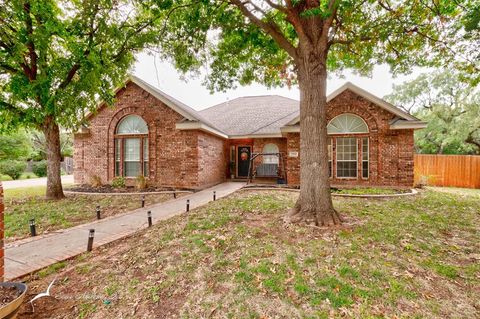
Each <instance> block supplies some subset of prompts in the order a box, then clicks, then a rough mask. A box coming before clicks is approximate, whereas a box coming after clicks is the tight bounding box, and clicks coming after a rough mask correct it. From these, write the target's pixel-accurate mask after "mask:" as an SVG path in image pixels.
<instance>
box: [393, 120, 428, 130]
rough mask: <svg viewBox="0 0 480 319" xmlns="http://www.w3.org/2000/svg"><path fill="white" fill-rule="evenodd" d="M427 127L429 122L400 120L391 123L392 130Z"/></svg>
mask: <svg viewBox="0 0 480 319" xmlns="http://www.w3.org/2000/svg"><path fill="white" fill-rule="evenodd" d="M426 127H427V122H422V121H402V120H398V121H396V122H395V123H392V124H390V129H391V130H420V129H423V128H426Z"/></svg>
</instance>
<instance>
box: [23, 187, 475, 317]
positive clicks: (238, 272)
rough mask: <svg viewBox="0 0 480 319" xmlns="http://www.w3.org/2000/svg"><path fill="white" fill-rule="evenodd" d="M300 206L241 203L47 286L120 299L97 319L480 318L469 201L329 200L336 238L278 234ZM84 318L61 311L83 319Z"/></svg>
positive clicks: (285, 196) (308, 232) (278, 198)
mask: <svg viewBox="0 0 480 319" xmlns="http://www.w3.org/2000/svg"><path fill="white" fill-rule="evenodd" d="M297 196H298V194H297V193H293V192H269V191H244V192H238V193H236V194H234V195H232V196H230V197H228V198H223V199H220V200H218V201H216V202H213V203H211V204H209V205H206V206H204V207H201V208H199V209H195V210H192V211H191V212H190V213H189V214H182V215H181V216H177V217H174V218H172V219H170V220H167V221H163V222H161V223H159V224H157V225H155V226H154V227H152V228H149V229H148V230H146V231H144V232H140V233H139V234H137V235H135V236H133V237H132V238H128V239H125V240H123V241H121V242H120V243H119V244H118V245H111V246H110V247H108V248H105V249H104V250H102V252H101V253H99V254H95V252H94V253H92V254H86V255H84V258H83V259H82V260H76V261H74V262H75V263H78V266H77V267H73V270H72V271H71V272H68V273H67V271H66V270H65V269H60V270H59V271H58V272H59V273H57V274H51V275H49V276H50V277H52V276H54V275H58V276H60V277H68V278H69V281H68V282H67V283H66V284H64V285H63V286H59V287H58V289H59V290H60V291H59V293H61V292H62V291H61V290H62V289H63V290H64V291H68V290H69V289H72V288H75V289H79V290H83V291H92V290H95V291H101V292H104V293H105V294H106V295H110V294H117V293H118V295H119V296H121V301H120V302H119V303H118V304H116V305H115V307H109V308H106V307H104V306H103V305H100V304H95V305H96V306H97V308H96V309H95V311H96V312H97V313H96V315H97V316H99V317H121V316H122V315H123V314H125V313H131V311H132V310H131V307H132V306H131V305H134V304H140V305H141V306H140V307H138V309H137V313H135V316H137V317H149V315H150V314H152V313H156V311H162V313H165V314H168V315H166V316H168V317H181V318H208V317H215V318H343V317H346V318H438V317H445V318H475V317H477V314H478V308H477V306H478V300H479V299H480V292H479V291H478V289H476V287H478V286H480V266H478V251H479V250H480V218H479V217H480V216H479V212H480V201H479V200H478V196H477V194H476V193H473V194H472V195H470V194H463V193H461V194H458V193H451V192H449V193H447V192H440V191H436V190H427V191H422V192H421V193H420V194H419V195H417V196H415V197H403V198H394V199H390V200H365V199H355V198H336V199H334V205H335V207H336V209H337V210H338V211H339V212H340V213H341V214H342V215H343V216H345V217H346V220H347V224H346V225H344V226H345V227H344V228H343V229H340V230H338V229H337V230H325V229H317V228H313V227H303V226H298V225H285V224H284V223H283V216H284V214H285V212H286V211H287V210H288V209H289V208H290V207H292V206H293V205H294V203H295V200H296V198H297ZM80 265H81V266H80ZM87 265H88V266H87ZM70 268H72V267H70ZM112 276H113V277H112ZM47 277H48V276H47ZM44 280H45V281H48V280H50V278H44ZM32 284H36V283H32ZM438 300H441V302H439V301H438ZM457 305H461V307H457ZM77 306H78V305H77ZM72 309H73V310H72ZM75 309H76V310H75ZM89 309H90V308H88V307H86V306H85V308H82V306H79V307H73V306H70V308H68V310H67V311H70V312H71V313H69V314H71V317H78V316H80V314H81V313H82V311H83V312H85V313H88V311H89ZM159 309H161V310H159ZM51 311H52V313H51V316H52V317H53V316H55V315H60V314H63V315H64V313H61V312H60V311H59V310H56V309H51Z"/></svg>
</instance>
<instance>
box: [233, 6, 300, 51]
mask: <svg viewBox="0 0 480 319" xmlns="http://www.w3.org/2000/svg"><path fill="white" fill-rule="evenodd" d="M230 2H231V3H233V4H234V5H236V6H237V7H238V9H240V11H242V13H243V14H244V15H245V16H246V17H248V19H249V20H250V21H251V22H252V23H253V24H255V25H256V26H257V27H259V28H260V29H262V30H263V31H265V32H266V33H268V34H269V35H270V36H271V37H272V38H273V39H274V40H275V41H276V42H277V44H278V45H279V46H280V47H281V48H282V49H284V50H285V51H286V52H287V53H288V54H289V55H290V56H291V57H292V58H293V59H295V60H296V59H297V52H296V48H295V47H294V46H293V45H292V44H291V43H290V41H289V40H288V39H287V38H286V37H285V35H284V34H283V33H282V32H281V31H280V30H279V28H278V26H277V25H276V24H274V23H271V22H265V21H263V20H261V19H259V18H257V17H256V16H255V15H254V14H253V13H252V12H251V11H250V10H249V9H248V8H247V7H246V6H245V3H244V2H242V1H240V0H230Z"/></svg>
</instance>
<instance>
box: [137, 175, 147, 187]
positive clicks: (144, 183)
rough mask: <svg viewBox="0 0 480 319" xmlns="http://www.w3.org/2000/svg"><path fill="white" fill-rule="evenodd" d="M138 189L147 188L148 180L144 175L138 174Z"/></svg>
mask: <svg viewBox="0 0 480 319" xmlns="http://www.w3.org/2000/svg"><path fill="white" fill-rule="evenodd" d="M136 186H137V189H138V190H142V189H145V188H147V180H146V179H145V177H144V176H143V175H138V176H137V183H136Z"/></svg>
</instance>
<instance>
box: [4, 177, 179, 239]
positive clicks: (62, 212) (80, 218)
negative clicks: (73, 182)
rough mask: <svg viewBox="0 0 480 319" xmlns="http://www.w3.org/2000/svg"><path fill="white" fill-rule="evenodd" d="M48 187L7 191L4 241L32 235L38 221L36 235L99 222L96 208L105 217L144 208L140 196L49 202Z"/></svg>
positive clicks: (150, 199) (149, 199) (151, 199)
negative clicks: (32, 229) (97, 207)
mask: <svg viewBox="0 0 480 319" xmlns="http://www.w3.org/2000/svg"><path fill="white" fill-rule="evenodd" d="M45 189H46V187H45V186H36V187H26V188H13V189H7V190H5V215H4V219H5V237H6V238H7V239H20V238H23V237H27V236H28V235H29V232H30V229H29V220H30V219H35V223H36V227H37V233H38V234H41V233H44V232H47V231H48V232H51V231H54V230H58V229H65V228H69V227H72V226H75V225H79V224H83V223H87V222H92V221H95V220H96V206H97V205H98V206H100V207H101V211H102V217H107V216H111V215H115V214H119V213H123V212H127V211H130V210H133V209H136V208H139V207H140V205H141V202H140V197H139V196H135V195H133V196H108V195H91V196H88V195H67V196H66V197H65V198H64V199H61V200H46V199H45ZM168 199H171V195H167V194H160V195H147V196H146V205H151V204H154V203H158V202H162V201H165V200H168Z"/></svg>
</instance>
